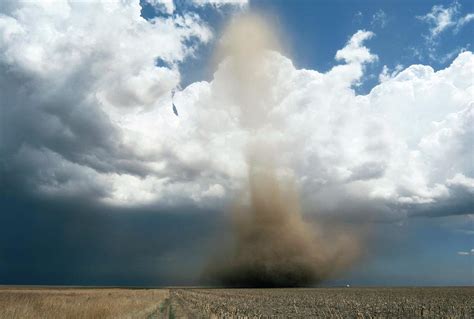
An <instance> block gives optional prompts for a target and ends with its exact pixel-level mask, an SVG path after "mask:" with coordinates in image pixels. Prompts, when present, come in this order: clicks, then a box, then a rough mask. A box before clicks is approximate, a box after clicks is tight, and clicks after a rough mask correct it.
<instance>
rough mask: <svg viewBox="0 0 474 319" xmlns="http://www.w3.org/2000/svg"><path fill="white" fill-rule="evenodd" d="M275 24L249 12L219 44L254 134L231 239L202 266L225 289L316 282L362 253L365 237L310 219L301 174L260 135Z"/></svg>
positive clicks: (243, 118)
mask: <svg viewBox="0 0 474 319" xmlns="http://www.w3.org/2000/svg"><path fill="white" fill-rule="evenodd" d="M274 29H275V28H274V27H272V24H271V23H270V22H268V20H267V19H265V18H263V17H262V16H259V15H255V14H243V15H241V16H239V17H237V18H235V19H234V20H233V21H232V22H231V23H230V24H229V26H228V27H227V28H226V30H225V32H224V33H223V35H222V37H221V39H220V42H219V45H218V47H217V52H216V56H217V57H218V60H219V62H220V63H228V65H229V66H230V68H231V71H232V72H231V74H232V77H231V79H230V80H229V82H230V84H229V85H230V90H229V94H231V95H232V97H233V99H234V102H235V104H236V105H238V107H239V108H240V113H239V123H240V126H241V128H242V129H244V130H247V131H248V132H250V134H249V135H250V136H251V137H250V139H249V141H248V145H247V149H246V151H247V153H246V154H245V158H247V168H248V171H247V177H248V178H247V180H246V182H245V183H244V186H243V188H242V190H241V191H240V193H239V195H238V196H237V198H235V199H234V201H233V203H232V205H231V208H230V216H231V217H230V218H231V221H232V223H231V224H232V225H231V234H230V237H231V240H230V241H227V244H225V245H221V246H219V247H217V248H216V250H217V251H219V253H218V254H216V255H214V256H212V258H210V261H209V263H208V265H207V267H206V268H205V271H204V277H205V278H206V280H207V281H210V282H211V283H212V284H215V285H219V286H226V287H304V286H311V285H315V284H317V283H319V282H321V281H323V280H325V279H328V278H331V277H332V276H335V275H337V274H339V273H341V272H342V271H344V270H346V269H348V268H349V267H350V266H351V265H352V264H353V263H354V262H355V261H356V260H358V258H359V257H360V255H361V251H362V249H361V247H362V239H361V236H359V234H357V232H355V231H353V230H351V229H350V228H349V227H343V225H340V224H337V223H334V222H332V223H323V222H322V221H318V220H317V219H316V220H315V219H314V218H313V219H311V220H310V221H309V220H305V218H304V214H303V211H302V208H301V204H300V196H299V192H298V187H297V183H296V182H295V179H294V178H293V177H291V176H282V174H280V172H281V171H285V170H286V171H288V170H290V171H291V167H284V163H280V162H279V161H278V158H279V156H278V155H279V144H278V142H275V141H273V140H268V139H267V138H266V136H265V134H262V132H264V131H265V127H267V126H268V125H272V124H273V123H272V119H271V116H270V114H271V110H272V107H273V105H272V81H273V79H272V78H271V77H270V76H269V75H268V73H267V72H266V69H265V68H266V59H267V58H268V54H271V52H272V51H279V50H281V48H282V41H281V40H280V39H279V37H278V36H277V35H276V32H275V31H274ZM282 133H283V134H284V132H282ZM283 175H284V174H283ZM222 242H226V241H222Z"/></svg>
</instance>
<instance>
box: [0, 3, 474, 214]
mask: <svg viewBox="0 0 474 319" xmlns="http://www.w3.org/2000/svg"><path fill="white" fill-rule="evenodd" d="M0 8H1V10H3V14H2V15H0V100H1V102H0V107H1V112H2V122H1V126H2V127H1V129H2V134H1V135H0V146H1V149H0V152H1V155H2V156H1V158H2V163H1V165H2V166H1V169H2V170H3V176H5V178H6V179H5V180H4V181H5V182H6V183H9V184H10V185H13V186H15V185H16V186H18V187H22V188H27V189H29V190H31V191H32V192H35V193H37V194H42V195H45V194H46V195H48V196H84V197H87V198H89V199H94V200H99V201H103V202H106V203H108V204H112V205H130V204H145V203H150V202H156V203H159V204H166V205H182V204H185V203H188V202H193V203H198V204H201V205H214V204H216V201H217V202H222V201H224V202H225V201H227V200H229V199H231V198H232V196H233V195H234V194H235V192H237V191H238V190H239V189H240V185H241V184H242V182H243V181H245V179H246V178H247V176H246V172H247V168H246V165H247V164H246V163H247V161H246V160H245V156H246V151H247V149H248V141H249V140H250V138H249V137H250V136H252V137H253V140H255V139H260V140H262V141H265V140H267V141H272V143H278V145H279V148H278V150H279V153H278V154H277V157H278V159H277V161H276V165H277V166H278V167H277V170H278V172H279V174H280V175H291V176H293V177H294V178H295V180H296V181H297V183H298V187H299V188H300V189H301V190H302V194H303V197H304V198H303V200H304V202H305V203H307V207H309V208H311V209H314V207H317V209H318V210H321V211H333V210H334V211H343V212H344V211H353V210H359V211H371V210H372V211H376V212H385V213H394V214H397V215H398V214H404V213H406V212H410V211H416V210H417V209H418V207H422V206H423V207H425V206H426V205H435V204H436V205H437V204H440V205H441V204H442V205H445V206H443V207H445V208H446V207H447V206H446V205H448V206H449V205H450V206H449V209H448V208H446V211H449V213H466V211H465V210H459V209H458V207H457V205H459V204H460V203H461V201H466V200H469V197H467V196H466V192H472V187H471V186H472V185H471V184H472V179H473V178H474V172H473V168H472V159H473V158H474V154H473V147H472V145H473V143H472V142H473V140H472V139H473V135H474V134H473V133H474V132H473V126H472V123H473V120H474V115H473V114H474V110H473V109H474V104H473V101H472V100H473V99H472V97H473V94H474V86H473V82H472V69H473V68H474V56H473V54H472V53H471V52H463V53H461V54H460V55H459V56H458V57H457V58H456V59H455V60H454V61H453V63H452V64H451V65H450V66H449V67H447V68H446V69H444V70H439V71H435V70H433V69H432V68H431V67H430V66H424V65H412V66H409V67H407V68H405V69H400V70H399V71H400V72H398V73H393V74H390V75H388V74H386V75H385V76H384V78H383V82H382V83H380V84H378V85H377V86H375V87H374V88H373V89H372V91H371V92H370V93H369V94H367V95H357V94H356V93H355V91H354V89H353V87H354V85H357V84H358V83H359V82H360V80H361V78H362V76H363V75H364V70H365V66H366V65H367V64H368V63H372V62H374V61H376V59H377V56H376V55H375V54H374V53H372V52H371V51H370V50H369V49H368V47H367V46H366V44H365V42H366V41H368V40H370V38H371V37H372V36H373V34H372V33H371V32H368V31H363V30H361V31H358V32H356V33H355V34H354V35H353V36H352V37H351V38H350V40H349V41H348V43H347V44H346V46H345V47H344V48H342V49H341V50H339V51H337V52H336V53H335V59H336V61H338V64H337V65H335V66H334V67H333V68H332V69H330V70H329V71H327V72H326V73H321V72H318V71H315V70H306V69H297V68H295V66H294V65H293V63H292V61H291V59H289V58H288V57H285V56H283V55H282V54H280V53H278V52H275V51H269V52H268V54H267V55H266V58H265V59H264V61H262V63H263V67H262V68H261V69H262V70H264V72H265V77H267V78H270V79H272V85H271V87H269V90H270V91H269V92H270V93H271V94H267V95H266V96H267V100H265V101H264V103H265V107H264V108H263V109H264V110H265V114H263V115H262V114H259V115H258V116H264V118H265V121H266V123H267V124H266V125H265V126H263V128H259V129H258V130H255V129H254V128H252V126H251V125H242V118H246V119H247V120H248V119H251V118H252V117H253V116H257V114H254V113H253V111H252V109H242V108H241V107H239V105H238V104H239V96H238V94H237V93H238V84H239V83H237V82H236V81H235V74H234V72H233V71H234V70H235V69H234V68H233V67H232V58H231V57H229V58H227V59H224V60H223V61H222V62H221V63H220V64H219V66H218V68H217V70H216V72H215V73H214V76H213V79H212V80H211V81H209V82H206V81H202V82H196V83H193V84H191V85H189V86H188V87H186V88H185V89H184V90H182V91H180V92H177V93H176V95H175V99H174V104H175V105H176V107H177V108H178V110H179V117H178V116H175V115H174V114H173V112H172V109H171V98H170V97H171V94H170V91H171V89H173V88H174V87H176V86H177V85H178V83H179V81H180V73H179V70H178V64H179V63H180V62H181V61H183V60H184V59H186V57H188V56H189V55H191V54H192V53H193V51H194V49H195V46H196V45H198V44H199V43H205V42H207V41H209V40H210V39H211V37H212V34H211V32H210V31H209V29H208V28H207V27H206V25H205V23H203V22H202V21H201V19H200V18H199V17H198V16H196V15H194V14H191V13H189V14H186V15H178V14H175V15H174V16H170V17H168V18H155V19H153V20H151V21H146V20H144V19H142V18H141V17H140V6H139V3H138V1H135V2H130V3H123V2H117V3H115V2H113V3H112V2H105V3H100V2H97V3H96V2H94V3H87V4H85V3H77V2H73V3H69V2H67V1H65V2H63V3H56V4H55V5H54V6H48V4H47V3H46V2H45V3H43V2H34V3H31V2H30V3H20V4H17V3H8V4H6V5H5V4H4V5H3V6H2V7H0ZM196 43H197V44H196ZM157 59H159V60H160V61H161V62H160V64H159V65H165V66H157V63H156V62H157ZM244 112H245V113H244ZM272 143H269V144H272ZM272 156H274V155H272ZM424 205H425V206H424Z"/></svg>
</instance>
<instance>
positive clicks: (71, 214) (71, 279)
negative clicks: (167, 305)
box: [0, 194, 225, 285]
mask: <svg viewBox="0 0 474 319" xmlns="http://www.w3.org/2000/svg"><path fill="white" fill-rule="evenodd" d="M0 204H1V206H2V214H0V284H68V285H170V284H180V283H181V284H192V283H197V280H198V279H199V273H200V269H201V268H200V267H201V266H202V262H203V259H204V258H206V254H207V253H208V247H209V246H210V245H211V244H212V242H211V239H212V237H211V236H212V235H211V234H217V233H219V228H221V227H223V226H225V221H224V220H223V219H222V216H220V215H219V214H216V212H212V211H211V212H209V211H200V210H199V209H197V208H195V207H182V208H179V209H178V208H175V209H173V210H169V209H164V208H162V209H157V208H151V207H136V208H134V209H110V208H107V207H103V206H99V205H96V204H93V203H88V202H87V201H84V200H62V201H61V200H55V201H46V200H41V199H35V198H32V197H27V196H18V194H17V195H15V196H12V195H10V196H5V195H2V196H1V197H0Z"/></svg>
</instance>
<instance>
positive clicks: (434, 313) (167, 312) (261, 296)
mask: <svg viewBox="0 0 474 319" xmlns="http://www.w3.org/2000/svg"><path fill="white" fill-rule="evenodd" d="M0 318H9V319H10V318H12V319H13V318H26V319H29V318H146V319H152V318H154V319H156V318H474V287H446V288H301V289H286V288H282V289H178V288H170V289H106V288H99V289H92V288H90V289H89V288H84V289H72V288H61V289H55V288H45V289H40V288H38V289H26V288H4V289H0Z"/></svg>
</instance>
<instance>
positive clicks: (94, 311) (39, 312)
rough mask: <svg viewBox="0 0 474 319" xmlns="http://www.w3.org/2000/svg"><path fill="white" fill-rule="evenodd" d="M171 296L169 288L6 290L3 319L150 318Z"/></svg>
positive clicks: (1, 300)
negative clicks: (169, 295)
mask: <svg viewBox="0 0 474 319" xmlns="http://www.w3.org/2000/svg"><path fill="white" fill-rule="evenodd" d="M168 293H169V292H168V290H166V289H105V288H104V289H73V288H71V289H69V288H59V289H55V288H45V289H26V288H25V289H23V288H3V289H0V318H2V319H3V318H148V317H153V316H154V315H155V313H160V310H164V309H160V306H162V304H163V302H164V300H165V299H166V298H167V296H168ZM160 314H161V313H160ZM156 316H157V317H159V316H158V315H156Z"/></svg>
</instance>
